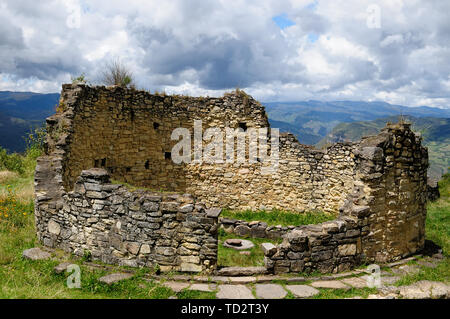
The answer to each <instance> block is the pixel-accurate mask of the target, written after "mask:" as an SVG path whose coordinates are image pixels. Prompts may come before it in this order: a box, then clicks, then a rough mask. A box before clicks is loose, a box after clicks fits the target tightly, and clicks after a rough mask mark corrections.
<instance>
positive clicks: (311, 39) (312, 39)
mask: <svg viewBox="0 0 450 319" xmlns="http://www.w3.org/2000/svg"><path fill="white" fill-rule="evenodd" d="M318 39H319V35H317V34H315V33H309V34H308V40H309V42H311V43H314V42H316V41H317V40H318Z"/></svg>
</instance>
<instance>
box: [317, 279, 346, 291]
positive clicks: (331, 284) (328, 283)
mask: <svg viewBox="0 0 450 319" xmlns="http://www.w3.org/2000/svg"><path fill="white" fill-rule="evenodd" d="M310 285H311V286H313V287H314V288H327V289H350V287H349V286H347V285H346V284H344V283H343V282H341V281H339V280H320V281H314V282H312V283H311V284H310Z"/></svg>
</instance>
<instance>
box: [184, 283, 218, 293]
mask: <svg viewBox="0 0 450 319" xmlns="http://www.w3.org/2000/svg"><path fill="white" fill-rule="evenodd" d="M189 290H197V291H205V292H213V291H216V290H217V285H214V284H192V286H190V287H189Z"/></svg>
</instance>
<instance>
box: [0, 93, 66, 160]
mask: <svg viewBox="0 0 450 319" xmlns="http://www.w3.org/2000/svg"><path fill="white" fill-rule="evenodd" d="M58 100H59V94H38V93H31V92H8V91H6V92H2V91H0V146H1V147H3V148H5V149H7V150H8V151H9V152H22V151H24V150H25V147H26V143H25V139H24V137H25V136H26V135H27V134H28V133H29V132H30V131H31V130H32V128H35V127H39V126H41V125H42V124H43V123H44V121H45V118H47V117H48V116H50V115H52V114H53V113H54V112H55V105H56V104H58Z"/></svg>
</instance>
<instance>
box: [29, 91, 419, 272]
mask: <svg viewBox="0 0 450 319" xmlns="http://www.w3.org/2000/svg"><path fill="white" fill-rule="evenodd" d="M58 110H59V111H58V113H57V114H55V115H54V116H52V117H50V118H48V119H47V131H48V137H47V145H46V154H45V155H44V156H43V157H41V158H39V159H38V165H37V168H36V175H35V176H36V177H35V178H36V183H35V192H36V208H35V212H36V226H37V232H38V237H39V239H40V240H41V241H42V242H43V243H44V244H45V245H47V246H52V247H61V248H64V249H66V250H68V251H76V252H77V253H78V254H81V251H82V250H84V249H86V250H90V251H92V252H93V255H94V256H95V257H96V258H100V259H103V260H106V261H109V262H114V263H117V262H118V263H122V264H124V263H129V264H133V265H134V264H136V265H146V264H152V263H158V264H161V265H163V266H167V268H174V269H182V268H183V267H184V266H182V265H183V263H188V264H190V265H189V266H186V267H188V268H189V267H190V268H191V269H192V270H195V271H198V270H200V268H202V269H203V270H210V269H212V268H214V267H215V258H216V256H214V251H215V249H216V247H215V246H214V245H217V236H216V235H215V230H216V226H215V225H216V224H217V216H216V217H211V216H212V215H211V216H209V217H208V216H205V214H208V213H206V211H205V209H208V208H212V207H221V208H230V209H234V210H243V209H250V210H258V209H267V210H270V209H283V210H290V211H296V212H303V211H305V210H321V211H325V212H329V213H333V214H336V215H338V214H339V215H340V216H339V218H338V220H336V221H335V222H334V223H335V224H332V225H331V224H326V223H325V224H322V225H319V226H308V227H306V228H305V227H300V228H298V227H297V228H295V229H294V230H293V231H292V232H291V233H289V234H288V235H287V236H286V238H285V240H284V242H283V244H281V245H280V246H279V247H276V248H275V249H272V250H271V252H270V253H269V254H268V255H267V256H266V257H267V258H266V262H267V267H268V268H269V269H271V270H274V271H277V272H286V271H298V269H300V268H301V267H300V266H299V265H303V266H302V267H303V268H304V269H306V270H307V271H310V270H315V269H318V270H320V271H330V270H332V271H336V270H341V269H344V268H348V267H352V266H354V265H356V264H358V263H360V262H361V261H363V260H364V261H372V260H373V261H388V260H393V259H397V258H401V257H402V256H405V255H408V254H410V253H413V252H415V251H416V250H418V249H420V248H421V247H423V243H424V223H425V216H426V208H425V204H426V169H427V166H428V154H427V150H426V149H425V148H423V147H422V146H421V141H420V138H418V137H416V136H415V135H414V133H413V132H412V131H411V130H410V127H409V125H407V124H398V125H388V126H387V127H386V128H385V129H384V130H383V131H382V132H381V133H380V134H379V135H377V136H372V137H367V138H364V139H363V140H362V141H360V142H358V143H338V144H335V145H332V146H331V147H329V148H327V149H325V150H316V149H314V148H312V147H309V146H305V145H302V144H300V143H299V142H298V141H297V139H296V138H295V137H294V136H293V135H292V134H283V135H281V136H280V148H279V162H278V167H277V170H276V171H275V172H273V173H272V174H263V173H262V168H263V167H266V166H267V165H268V164H267V163H265V162H258V161H257V162H256V163H253V164H251V163H248V161H247V162H246V163H244V164H239V163H234V164H231V163H223V164H217V163H216V164H214V163H205V162H203V163H197V164H194V163H189V164H175V163H174V162H173V161H172V160H171V151H172V147H173V145H174V144H175V143H177V141H172V140H171V133H172V131H173V130H174V129H175V128H179V127H184V128H187V129H188V130H189V131H190V132H191V136H192V135H193V133H194V120H202V122H203V123H202V125H203V131H204V130H205V129H206V128H208V127H217V128H220V129H225V128H226V127H228V128H233V129H236V128H239V127H241V128H243V129H250V128H264V127H268V126H269V124H268V120H267V115H266V113H265V110H264V107H263V106H262V105H261V104H259V103H258V102H257V101H255V100H253V98H251V97H250V96H248V95H246V94H245V93H243V92H241V91H237V92H234V93H230V94H226V95H225V96H224V97H222V98H191V97H184V96H159V95H151V94H149V93H147V92H143V91H136V90H131V89H123V88H119V87H108V88H105V87H95V88H92V87H88V86H85V85H64V86H63V90H62V94H61V100H60V106H59V108H58ZM224 144H225V143H224ZM224 153H225V152H224ZM246 155H247V157H248V155H249V151H248V149H247V150H246ZM224 160H225V159H224ZM269 165H270V164H269ZM94 167H96V168H102V169H104V170H105V171H102V172H103V173H102V174H100V175H101V176H102V177H101V178H100V179H96V178H95V176H94V177H93V176H91V175H92V174H94V173H92V171H91V170H90V169H91V168H94ZM83 172H84V173H83ZM89 172H90V173H89ZM90 174H91V175H90ZM94 175H95V174H94ZM107 176H108V177H107ZM109 178H111V179H112V180H115V181H117V182H121V183H123V182H126V183H129V184H132V185H134V186H141V187H147V188H148V189H150V190H148V189H147V191H145V192H144V193H145V194H144V193H130V192H128V191H126V189H125V188H124V186H117V185H115V184H111V183H109ZM88 179H89V180H93V181H92V182H91V181H88ZM95 180H96V181H97V182H95ZM90 184H93V185H94V186H93V185H90ZM95 185H97V186H95ZM89 187H93V189H88V188H89ZM160 191H166V192H167V191H172V192H175V194H173V195H170V196H172V197H170V196H169V197H167V196H164V194H165V193H161V192H160ZM155 192H159V195H155ZM186 193H188V194H192V196H191V195H182V194H186ZM175 195H178V197H176V196H175ZM95 196H101V198H100V197H95ZM149 196H150V198H156V197H154V196H159V197H158V198H161V199H160V200H158V201H157V200H150V199H148V198H149ZM114 198H117V200H114ZM148 201H150V202H151V203H153V204H151V205H156V204H158V205H159V206H158V207H159V208H158V211H151V210H150V211H149V210H147V208H146V207H147V206H148V205H144V204H145V203H147V202H148ZM190 201H192V203H190ZM194 202H195V203H197V204H196V205H195V204H194ZM182 204H183V205H182ZM149 205H150V204H149ZM184 205H194V206H193V207H194V208H193V210H192V211H189V212H187V211H185V209H186V208H185V207H184ZM181 206H183V207H184V208H182V207H181ZM167 207H176V211H175V208H170V209H168V208H167ZM189 207H191V206H189ZM172 209H173V210H172ZM189 209H190V208H189ZM213 211H214V212H216V210H213ZM155 214H156V215H159V214H161V216H156V215H155ZM118 223H119V224H120V225H121V227H120V229H119V228H118V227H117V225H118ZM125 223H126V226H125ZM157 225H158V228H157V227H156V226H157ZM211 225H213V226H211ZM330 225H331V226H330ZM253 226H255V225H252V229H253V228H255V232H257V231H258V230H261V229H260V228H262V226H264V225H256V226H255V227H253ZM260 226H261V227H260ZM122 227H123V228H122ZM153 227H154V228H153ZM189 227H190V228H189ZM119 230H120V232H119ZM187 230H189V231H187ZM264 231H265V232H267V227H266V229H265V230H264ZM188 232H191V233H190V234H188ZM261 232H262V231H261ZM284 232H285V231H284V230H283V231H282V233H284ZM175 233H176V234H177V235H175ZM282 233H281V235H282ZM165 234H171V235H170V236H169V237H170V238H168V237H167V236H166V235H165ZM188 236H191V237H188ZM192 236H193V237H192ZM188 238H189V239H188ZM299 243H300V244H301V245H300V246H299V247H297V246H296V245H297V244H299ZM147 246H148V247H147ZM188 246H189V247H191V248H189V247H188ZM198 246H201V247H203V246H205V247H207V248H208V252H204V253H202V251H201V249H200V251H199V252H198V254H197V253H196V251H197V250H196V249H194V248H192V247H196V248H198ZM143 247H144V248H143ZM147 248H149V249H147ZM142 249H143V250H142ZM149 250H150V252H149V253H142V251H144V252H148V251H149ZM274 250H276V251H274ZM290 252H292V254H290ZM272 253H273V254H272ZM187 254H188V255H187ZM183 256H190V257H192V258H187V257H183ZM195 256H199V257H198V258H197V257H195ZM182 257H183V258H182ZM188 260H189V262H188ZM163 262H165V264H163ZM186 267H184V268H183V269H186Z"/></svg>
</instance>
